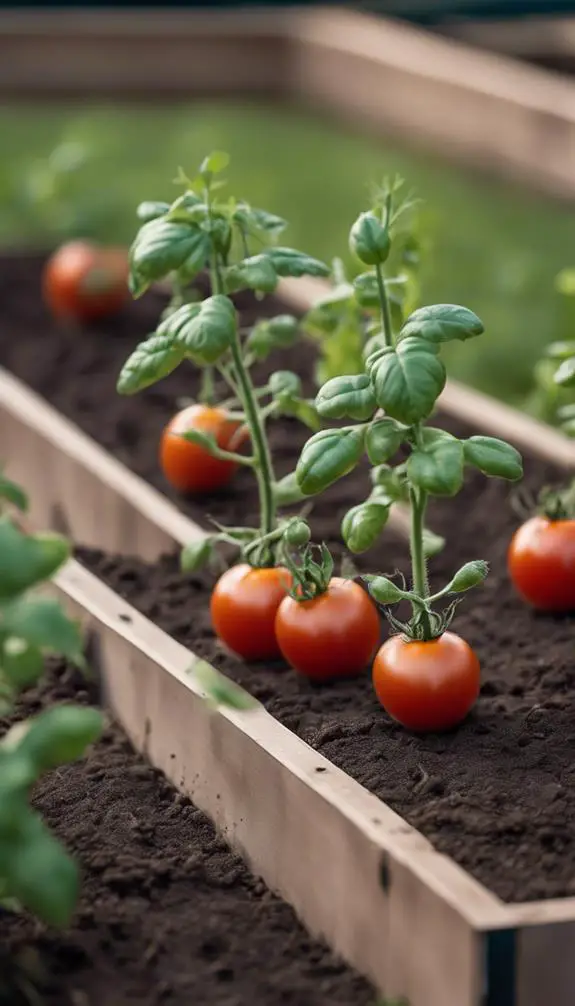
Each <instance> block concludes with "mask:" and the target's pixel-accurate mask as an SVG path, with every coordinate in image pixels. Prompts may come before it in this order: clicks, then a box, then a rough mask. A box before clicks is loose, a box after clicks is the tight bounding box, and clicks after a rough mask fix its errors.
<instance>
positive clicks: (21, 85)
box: [0, 8, 289, 101]
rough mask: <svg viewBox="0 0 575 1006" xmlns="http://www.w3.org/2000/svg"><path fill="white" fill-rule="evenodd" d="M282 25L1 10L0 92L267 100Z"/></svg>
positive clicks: (200, 14) (273, 20)
mask: <svg viewBox="0 0 575 1006" xmlns="http://www.w3.org/2000/svg"><path fill="white" fill-rule="evenodd" d="M285 18H286V15H285V13H282V12H265V11H255V10H251V11H250V10H246V11H243V10H239V11H228V12H225V13H223V16H222V14H221V13H214V12H211V13H210V12H209V11H208V10H206V11H194V12H192V13H191V14H190V13H188V12H185V11H170V10H162V11H159V10H146V11H138V10H136V9H135V10H131V11H128V10H99V11H93V10H80V9H74V8H71V9H66V10H51V11H42V10H35V11H31V10H27V11H18V10H7V11H3V12H0V94H1V95H2V96H3V97H25V96H32V95H33V96H34V97H35V98H38V97H40V96H41V97H43V98H46V97H54V96H72V97H77V96H78V95H79V94H81V95H89V96H98V97H100V98H102V97H114V98H118V97H119V96H122V97H126V96H128V97H132V98H134V97H135V98H139V97H146V98H148V99H150V100H154V101H156V100H158V99H162V98H166V97H172V96H177V95H179V96H180V97H183V98H186V99H189V98H190V97H196V96H197V95H218V94H219V95H221V94H232V95H237V94H242V93H247V94H256V95H257V94H259V95H265V96H269V95H272V94H276V93H279V92H281V91H283V86H284V80H285V79H286V78H287V76H289V73H288V65H287V62H286V61H287V60H288V59H289V51H288V49H289V43H288V42H286V32H285V30H284V29H283V22H284V21H285ZM103 53H105V58H103V56H102V54H103Z"/></svg>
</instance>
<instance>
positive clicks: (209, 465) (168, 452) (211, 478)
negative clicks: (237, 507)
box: [160, 405, 248, 493]
mask: <svg viewBox="0 0 575 1006" xmlns="http://www.w3.org/2000/svg"><path fill="white" fill-rule="evenodd" d="M187 430H198V431H199V432H201V433H211V434H212V435H213V436H214V437H215V440H216V443H217V445H218V447H221V448H222V449H223V450H226V451H237V450H238V448H239V447H241V445H242V443H244V442H245V440H246V439H247V435H248V434H247V429H246V427H245V426H243V425H242V424H241V423H238V422H236V421H235V420H232V419H228V417H227V414H226V412H225V410H224V409H218V408H213V407H212V406H208V405H189V406H188V407H187V408H185V409H182V411H181V412H178V413H177V415H175V416H174V418H173V419H171V420H170V422H169V423H168V425H167V426H166V428H165V430H164V432H163V434H162V440H161V444H160V464H161V466H162V471H163V472H164V475H165V476H166V478H167V480H168V482H170V483H171V484H172V485H173V486H174V488H175V489H178V490H179V491H180V492H183V493H208V492H213V491H214V490H216V489H221V488H222V486H225V485H227V483H228V482H229V481H230V479H231V478H232V476H233V475H234V474H235V471H236V469H237V465H236V464H235V462H233V461H223V460H221V459H220V458H214V457H213V456H212V455H211V454H210V453H209V452H208V451H206V450H205V448H204V447H200V445H199V444H193V443H190V441H188V440H184V439H183V438H182V437H180V436H178V434H179V433H185V432H186V431H187Z"/></svg>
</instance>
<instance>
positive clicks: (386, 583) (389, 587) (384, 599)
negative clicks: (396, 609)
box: [368, 576, 405, 604]
mask: <svg viewBox="0 0 575 1006" xmlns="http://www.w3.org/2000/svg"><path fill="white" fill-rule="evenodd" d="M368 590H369V593H370V594H371V596H372V597H373V599H374V601H377V603H378V604H397V603H398V602H399V601H402V600H403V598H404V597H405V593H404V591H403V590H400V588H399V587H397V586H396V585H395V583H393V582H392V581H391V580H388V578H387V577H386V576H374V577H373V579H372V580H370V581H369V582H368Z"/></svg>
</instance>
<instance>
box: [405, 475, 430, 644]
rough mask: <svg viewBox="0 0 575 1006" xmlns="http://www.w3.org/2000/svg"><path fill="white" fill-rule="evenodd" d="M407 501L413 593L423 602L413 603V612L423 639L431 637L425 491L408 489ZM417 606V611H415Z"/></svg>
mask: <svg viewBox="0 0 575 1006" xmlns="http://www.w3.org/2000/svg"><path fill="white" fill-rule="evenodd" d="M409 502H410V507H411V534H410V538H409V548H410V552H411V572H412V579H413V593H414V594H417V596H418V598H421V600H422V601H423V602H424V603H423V604H422V605H421V606H419V605H417V606H416V605H413V607H414V614H417V615H418V616H419V618H420V619H421V624H422V627H423V633H424V638H425V639H432V638H433V632H432V628H431V619H430V617H429V611H428V606H427V604H426V603H425V602H426V601H428V599H429V581H428V579H427V565H426V561H425V553H424V549H423V531H424V527H425V510H426V507H427V493H425V492H423V491H422V492H419V493H418V492H417V491H416V490H415V489H413V488H410V490H409ZM416 607H417V611H416Z"/></svg>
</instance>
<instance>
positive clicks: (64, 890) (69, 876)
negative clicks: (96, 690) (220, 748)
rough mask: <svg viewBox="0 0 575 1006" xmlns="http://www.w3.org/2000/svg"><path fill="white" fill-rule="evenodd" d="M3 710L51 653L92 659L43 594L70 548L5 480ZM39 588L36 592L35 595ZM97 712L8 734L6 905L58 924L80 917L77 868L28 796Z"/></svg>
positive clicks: (0, 497)
mask: <svg viewBox="0 0 575 1006" xmlns="http://www.w3.org/2000/svg"><path fill="white" fill-rule="evenodd" d="M0 501H1V503H2V514H1V516H0V714H1V715H5V714H6V713H7V712H9V711H11V709H12V707H13V704H14V702H15V699H16V697H17V695H18V692H19V691H20V690H21V689H23V688H26V687H28V686H29V685H31V684H33V683H34V682H35V681H36V680H37V679H38V678H39V677H40V675H41V674H42V671H43V667H44V655H45V654H46V653H53V652H57V653H60V654H62V655H63V656H65V657H66V658H67V659H68V660H71V661H74V662H76V663H77V664H79V665H82V663H83V656H82V639H81V635H80V632H79V629H78V626H77V625H76V624H75V623H74V622H71V621H70V619H69V618H68V617H67V616H66V614H65V613H64V611H63V610H62V608H61V607H60V605H59V603H58V602H57V601H55V600H53V599H51V598H47V597H43V596H41V595H38V594H37V593H36V590H35V588H36V587H37V586H38V585H39V584H41V583H43V582H45V581H46V580H48V579H50V577H52V576H53V575H54V573H55V572H56V571H57V570H58V569H59V568H60V566H62V564H63V563H64V562H65V561H66V560H67V559H68V557H69V555H70V546H69V544H68V542H67V541H66V540H65V539H64V538H62V537H61V536H60V535H56V534H33V535H29V534H25V533H24V532H23V531H22V530H21V529H20V528H19V526H18V524H17V523H16V522H15V521H14V519H13V518H12V516H11V515H10V513H9V512H6V506H7V504H9V505H10V506H12V507H14V506H15V507H17V508H18V509H20V510H25V509H26V508H27V499H26V496H25V494H24V493H23V492H22V490H21V489H20V487H19V486H17V485H15V484H14V483H13V482H10V481H9V480H8V479H7V478H6V477H5V476H4V475H3V474H2V475H1V477H0ZM32 590H34V593H32V594H31V593H30V592H31V591H32ZM101 725H102V718H101V715H100V713H99V712H97V711H96V710H95V709H86V708H81V707H76V706H62V707H56V708H53V709H48V710H46V711H44V712H42V713H40V714H39V715H38V716H36V717H35V718H34V719H31V720H28V721H26V722H24V723H22V722H21V723H18V724H16V726H14V727H13V728H12V729H11V730H10V731H9V732H8V733H7V734H6V735H5V736H4V738H3V739H2V740H1V741H0V904H3V905H4V906H8V907H10V908H15V907H17V906H24V907H25V908H27V909H28V910H29V911H31V912H33V913H34V914H35V915H37V916H38V917H39V918H40V919H42V921H44V922H46V923H48V924H49V925H55V926H64V925H66V924H67V923H68V922H69V920H70V917H71V915H72V911H73V909H74V906H75V902H76V896H77V891H78V871H77V868H76V865H75V863H74V862H73V860H72V859H71V858H70V857H69V856H68V854H67V853H66V851H65V850H64V849H63V848H62V846H61V845H60V843H59V842H58V841H57V839H56V838H55V837H54V836H53V835H52V833H51V832H50V831H49V830H48V829H47V828H46V826H45V825H44V823H43V822H42V819H41V818H40V816H39V815H38V814H37V812H36V811H35V810H33V809H32V807H31V806H30V803H29V796H30V793H31V791H32V788H33V786H34V784H35V783H36V781H37V780H38V778H39V777H40V776H41V775H42V774H43V773H44V772H46V771H47V770H48V769H53V768H56V767H58V766H60V765H64V764H65V763H67V762H70V761H73V760H75V759H76V758H79V757H80V756H81V755H82V753H83V752H84V750H85V748H86V746H87V745H88V744H90V743H91V742H92V741H93V740H95V739H96V737H97V736H98V734H99V732H100V729H101Z"/></svg>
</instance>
